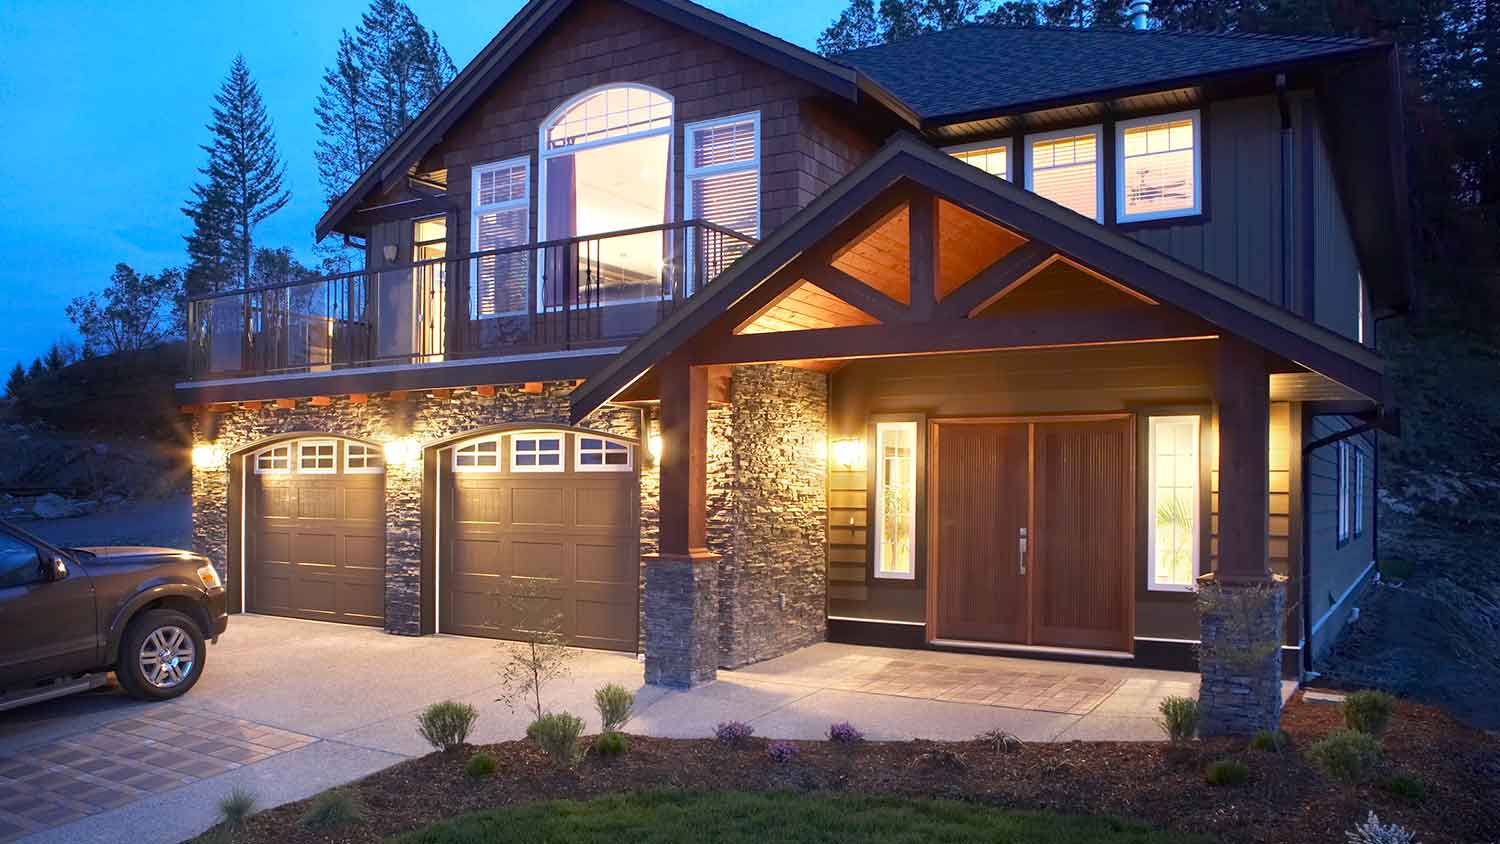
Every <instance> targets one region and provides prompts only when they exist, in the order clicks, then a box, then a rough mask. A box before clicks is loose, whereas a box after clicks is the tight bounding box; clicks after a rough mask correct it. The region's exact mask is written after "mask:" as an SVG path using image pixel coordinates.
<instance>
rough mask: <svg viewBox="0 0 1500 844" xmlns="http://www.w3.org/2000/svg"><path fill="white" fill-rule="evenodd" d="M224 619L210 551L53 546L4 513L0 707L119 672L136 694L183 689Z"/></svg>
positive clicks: (164, 694)
mask: <svg viewBox="0 0 1500 844" xmlns="http://www.w3.org/2000/svg"><path fill="white" fill-rule="evenodd" d="M227 624H228V616H227V615H226V614H225V600H224V584H223V583H222V582H221V581H220V580H219V575H218V573H217V572H215V571H214V568H213V566H211V565H210V564H209V562H208V560H207V559H206V558H204V557H203V556H201V555H199V554H194V553H191V552H189V551H177V550H173V549H171V548H135V547H108V548H59V547H56V546H54V545H52V544H50V543H48V542H46V541H44V540H42V539H39V538H37V537H35V536H32V535H31V534H29V533H27V532H25V531H23V530H21V529H20V528H18V527H16V526H14V525H11V524H9V523H6V522H0V710H4V709H10V708H12V707H16V706H21V705H23V704H27V703H35V702H37V701H40V700H48V699H50V698H55V697H61V696H62V695H66V694H71V693H73V692H81V691H87V690H88V689H92V688H97V687H99V686H102V685H104V684H106V683H107V682H108V679H107V677H106V675H107V674H108V672H110V671H114V672H115V676H116V678H117V679H118V680H119V683H120V686H121V687H123V688H124V689H125V691H126V692H128V693H130V694H131V695H132V696H133V697H136V698H140V699H142V700H167V699H169V698H174V697H177V696H178V695H181V694H184V693H186V692H187V690H188V689H191V688H192V687H193V685H194V684H196V683H197V682H198V678H199V677H200V676H202V674H203V661H204V656H205V652H206V651H207V643H206V641H205V640H207V639H212V640H214V641H215V642H217V641H218V637H219V634H221V633H223V632H224V628H225V626H226V625H227Z"/></svg>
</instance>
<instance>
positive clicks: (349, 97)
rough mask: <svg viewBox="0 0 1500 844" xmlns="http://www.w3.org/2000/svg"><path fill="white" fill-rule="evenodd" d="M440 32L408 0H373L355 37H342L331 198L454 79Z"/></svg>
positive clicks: (330, 101)
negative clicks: (419, 16) (431, 28)
mask: <svg viewBox="0 0 1500 844" xmlns="http://www.w3.org/2000/svg"><path fill="white" fill-rule="evenodd" d="M455 72H456V71H455V69H454V67H453V60H452V59H451V58H449V56H448V51H447V50H445V49H443V46H442V44H440V43H439V42H438V38H437V34H436V33H434V32H431V31H429V30H428V29H427V28H426V27H424V26H422V24H421V22H420V21H418V20H417V16H416V14H415V13H413V12H412V10H411V8H410V7H408V6H407V5H406V4H405V3H403V2H400V0H373V2H372V3H371V4H370V8H369V10H368V11H367V12H365V13H364V15H362V16H361V18H360V22H359V25H358V26H357V27H355V30H354V33H353V34H352V35H351V34H350V33H349V32H348V31H347V30H346V31H345V32H344V33H343V34H342V35H341V36H340V37H339V47H338V54H337V55H336V56H335V58H334V63H333V64H332V65H331V66H329V67H328V68H326V69H325V70H324V72H323V85H322V89H321V90H320V92H319V94H318V104H317V107H316V108H315V109H314V112H315V114H316V115H317V118H318V131H319V133H320V134H321V137H320V138H319V139H318V146H317V150H316V152H315V153H314V156H315V157H316V159H317V162H318V178H319V180H320V181H321V182H322V184H323V192H324V193H325V194H326V196H327V198H328V199H329V200H332V199H334V198H335V197H337V196H339V195H340V194H342V193H343V192H344V191H345V190H348V188H349V186H350V185H351V184H353V183H354V180H355V179H356V178H358V177H359V175H360V173H363V172H364V171H365V169H366V168H368V167H369V166H370V164H371V163H373V162H374V160H375V158H376V157H377V156H378V155H380V153H381V151H382V150H384V149H385V147H386V146H387V145H388V144H390V142H391V141H393V140H395V138H396V136H397V135H399V134H401V131H402V130H404V129H405V128H406V127H407V126H408V125H410V124H411V122H412V121H413V120H414V119H416V116H417V115H418V114H420V113H421V111H422V109H424V108H426V107H427V104H428V103H429V102H431V101H432V99H433V98H434V97H436V96H437V95H438V93H439V92H440V91H442V90H443V87H444V86H445V85H447V84H448V82H449V81H450V80H451V79H453V76H454V73H455Z"/></svg>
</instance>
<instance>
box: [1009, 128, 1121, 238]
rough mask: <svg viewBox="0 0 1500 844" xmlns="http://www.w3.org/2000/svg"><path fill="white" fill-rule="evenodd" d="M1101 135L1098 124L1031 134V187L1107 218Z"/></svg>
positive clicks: (1028, 165) (1028, 162)
mask: <svg viewBox="0 0 1500 844" xmlns="http://www.w3.org/2000/svg"><path fill="white" fill-rule="evenodd" d="M1099 138H1100V129H1099V127H1098V126H1090V127H1086V128H1083V129H1065V130H1063V131H1061V132H1047V133H1045V134H1041V135H1031V136H1028V137H1027V138H1026V148H1027V155H1026V187H1027V189H1028V190H1030V191H1032V192H1033V193H1036V194H1037V195H1039V196H1044V197H1046V198H1047V199H1050V200H1052V201H1053V202H1056V203H1057V204H1058V205H1061V206H1063V207H1065V208H1071V209H1073V210H1074V211H1077V212H1078V213H1079V214H1082V215H1083V216H1085V217H1088V218H1089V219H1091V220H1093V221H1094V222H1096V223H1102V222H1104V201H1103V200H1104V197H1103V192H1104V189H1103V182H1102V177H1101V175H1100V172H1099V146H1100V142H1099Z"/></svg>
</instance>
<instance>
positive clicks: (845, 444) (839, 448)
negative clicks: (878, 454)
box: [833, 437, 865, 472]
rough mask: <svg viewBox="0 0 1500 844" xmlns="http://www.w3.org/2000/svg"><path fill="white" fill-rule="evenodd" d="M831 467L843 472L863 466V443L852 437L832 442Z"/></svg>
mask: <svg viewBox="0 0 1500 844" xmlns="http://www.w3.org/2000/svg"><path fill="white" fill-rule="evenodd" d="M833 465H834V466H836V467H838V468H839V469H842V470H844V471H845V472H848V471H851V470H854V469H858V468H860V467H862V466H864V465H865V441H864V440H860V439H855V438H853V437H845V438H844V439H840V440H834V441H833Z"/></svg>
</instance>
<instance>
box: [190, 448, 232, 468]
mask: <svg viewBox="0 0 1500 844" xmlns="http://www.w3.org/2000/svg"><path fill="white" fill-rule="evenodd" d="M227 464H228V456H227V455H226V454H225V453H224V447H223V446H221V445H215V444H214V443H208V444H206V445H195V446H193V468H194V469H202V470H203V471H205V472H222V471H224V467H225V466H226V465H227Z"/></svg>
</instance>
